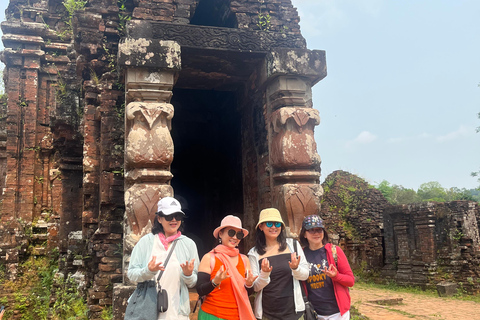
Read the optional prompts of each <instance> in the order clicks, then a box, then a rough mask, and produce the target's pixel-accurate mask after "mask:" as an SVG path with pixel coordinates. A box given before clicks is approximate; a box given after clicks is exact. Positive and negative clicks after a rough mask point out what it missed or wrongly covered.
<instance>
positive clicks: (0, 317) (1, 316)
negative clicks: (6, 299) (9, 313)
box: [0, 309, 5, 320]
mask: <svg viewBox="0 0 480 320" xmlns="http://www.w3.org/2000/svg"><path fill="white" fill-rule="evenodd" d="M4 313H5V309H3V310H2V312H0V320H2V318H3V314H4Z"/></svg>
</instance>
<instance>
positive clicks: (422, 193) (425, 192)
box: [417, 181, 447, 202]
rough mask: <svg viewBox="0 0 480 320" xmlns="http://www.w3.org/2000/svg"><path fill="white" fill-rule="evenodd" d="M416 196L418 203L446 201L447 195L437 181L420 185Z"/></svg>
mask: <svg viewBox="0 0 480 320" xmlns="http://www.w3.org/2000/svg"><path fill="white" fill-rule="evenodd" d="M417 195H418V197H419V198H420V201H438V202H445V201H447V193H446V192H445V189H444V188H443V187H442V185H441V184H440V183H439V182H437V181H430V182H426V183H422V184H421V185H420V187H419V188H418V190H417Z"/></svg>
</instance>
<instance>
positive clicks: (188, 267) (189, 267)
mask: <svg viewBox="0 0 480 320" xmlns="http://www.w3.org/2000/svg"><path fill="white" fill-rule="evenodd" d="M194 261H195V258H193V259H192V260H191V261H188V260H187V261H186V262H185V263H181V264H180V267H181V268H182V271H183V274H184V275H186V276H187V277H189V276H191V275H192V273H193V266H194V265H193V262H194Z"/></svg>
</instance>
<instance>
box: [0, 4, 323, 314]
mask: <svg viewBox="0 0 480 320" xmlns="http://www.w3.org/2000/svg"><path fill="white" fill-rule="evenodd" d="M6 12H7V15H6V21H4V22H2V25H1V26H2V31H3V34H4V36H3V43H4V46H5V50H4V52H3V61H4V63H5V65H6V68H5V72H4V74H5V79H6V94H7V102H6V104H7V105H6V109H5V110H4V116H5V119H6V120H5V131H4V132H5V134H3V135H0V139H3V140H2V141H3V145H4V149H3V150H4V151H3V153H1V154H0V167H1V168H2V169H1V170H2V171H1V172H0V173H3V175H2V176H1V181H0V182H1V183H2V184H3V186H4V193H3V199H2V200H3V202H2V215H1V221H2V226H1V229H0V236H1V250H2V251H1V258H2V261H3V262H5V264H6V266H7V267H8V268H9V270H10V275H11V276H12V277H14V274H15V266H16V264H18V262H19V260H20V259H21V256H22V255H23V254H25V253H26V249H27V248H33V252H32V253H33V254H37V255H42V254H45V250H51V249H54V248H58V250H59V252H60V256H61V259H60V261H59V264H60V267H61V269H62V270H66V271H68V272H69V273H74V272H79V273H80V274H82V275H83V277H84V282H85V284H86V295H87V304H88V305H89V308H90V312H91V318H95V317H98V316H99V314H100V312H101V311H102V309H103V308H105V307H108V306H111V305H112V303H113V304H115V303H119V305H120V307H119V308H117V307H115V308H114V309H115V311H117V310H119V312H121V309H122V306H123V305H122V303H124V301H123V300H122V299H123V298H124V297H125V296H127V295H128V294H129V292H131V290H132V288H133V287H132V285H131V284H130V283H128V280H127V279H126V278H125V277H124V276H123V270H125V268H126V267H127V266H128V260H129V254H130V251H131V248H132V247H133V245H134V244H135V243H136V241H138V239H139V238H140V237H141V236H142V235H143V234H144V233H145V232H148V231H149V226H150V224H151V219H152V217H153V216H154V213H155V211H156V203H157V201H158V199H159V198H161V197H164V196H170V195H175V196H176V197H178V198H179V199H180V200H181V202H182V204H183V206H184V207H185V208H186V213H187V215H188V220H187V222H186V233H187V235H189V236H191V237H192V238H193V239H195V240H196V241H197V243H198V247H199V251H200V254H203V253H205V252H206V250H208V249H209V248H210V247H211V245H212V241H213V239H212V237H211V232H212V230H213V229H214V228H215V226H217V225H218V223H219V221H220V220H221V219H222V218H223V217H224V216H225V215H226V214H237V215H239V216H240V217H241V218H242V220H243V222H244V224H245V226H246V227H247V228H249V229H252V228H253V227H254V225H255V221H256V220H257V217H258V213H259V211H260V210H261V209H263V208H265V207H270V206H274V207H277V208H279V209H280V211H281V212H282V214H283V216H284V219H285V221H287V224H288V226H289V228H290V229H291V230H292V232H298V231H299V228H300V227H301V221H302V219H303V216H304V215H307V214H314V213H318V212H319V210H320V197H321V195H322V188H321V186H320V184H319V178H320V157H319V155H318V154H317V148H316V143H315V141H314V137H313V132H314V127H315V126H316V125H318V124H319V122H320V118H319V113H318V111H317V110H316V109H314V108H313V105H312V92H311V88H312V86H313V85H315V84H316V83H317V82H318V81H320V80H321V79H323V78H324V77H325V76H326V62H325V52H324V51H318V50H308V49H307V48H306V42H305V40H304V38H303V37H302V35H301V33H300V28H299V24H298V22H299V17H298V14H297V10H296V9H295V8H294V7H293V6H292V4H291V1H290V0H281V1H278V0H261V1H258V0H244V1H241V0H239V1H230V0H170V1H161V2H152V1H149V0H139V1H131V0H121V1H118V2H117V1H116V0H115V1H112V0H91V1H87V2H86V3H85V4H84V6H83V3H81V2H80V1H77V2H75V1H71V2H66V3H65V5H64V4H63V3H62V1H59V0H50V1H35V0H33V1H29V2H24V1H21V0H12V1H10V4H9V6H8V8H7V11H6ZM0 147H1V145H0ZM0 151H1V150H0ZM45 241H47V245H46V246H45V245H44V242H45ZM246 245H250V243H249V244H246ZM112 284H118V285H117V286H116V287H115V290H113V289H112V288H113V285H112ZM114 300H115V301H114ZM117 300H118V302H116V301H117ZM116 317H117V318H120V317H121V315H120V314H117V315H116Z"/></svg>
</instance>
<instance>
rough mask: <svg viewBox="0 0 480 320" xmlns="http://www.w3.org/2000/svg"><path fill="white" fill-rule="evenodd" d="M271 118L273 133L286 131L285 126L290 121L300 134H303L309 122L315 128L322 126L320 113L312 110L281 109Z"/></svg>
mask: <svg viewBox="0 0 480 320" xmlns="http://www.w3.org/2000/svg"><path fill="white" fill-rule="evenodd" d="M271 118H272V125H273V131H274V132H276V133H278V132H280V131H282V130H285V129H286V128H285V127H286V126H285V125H286V123H287V121H289V120H291V121H290V122H292V124H295V125H296V126H295V127H296V128H297V131H298V132H299V133H301V132H302V130H303V128H304V127H305V126H306V125H307V123H308V122H311V123H312V124H313V126H317V125H319V124H320V115H319V112H318V110H316V109H312V108H281V109H279V110H276V111H274V112H273V113H272V116H271ZM291 129H293V128H291Z"/></svg>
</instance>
